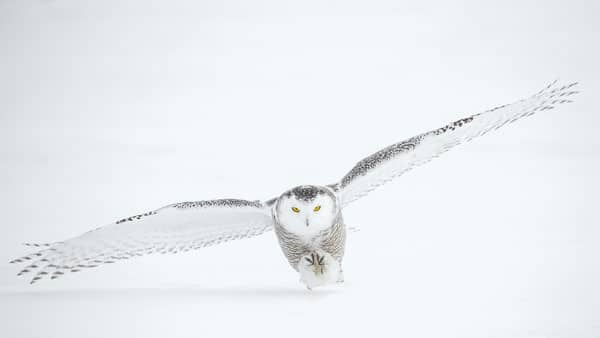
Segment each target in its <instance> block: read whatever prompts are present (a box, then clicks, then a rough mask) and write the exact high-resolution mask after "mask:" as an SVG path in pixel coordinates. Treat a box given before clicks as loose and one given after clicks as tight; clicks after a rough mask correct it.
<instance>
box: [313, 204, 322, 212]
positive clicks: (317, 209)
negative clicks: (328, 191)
mask: <svg viewBox="0 0 600 338" xmlns="http://www.w3.org/2000/svg"><path fill="white" fill-rule="evenodd" d="M313 210H314V212H317V211H319V210H321V206H320V205H317V206H316V207H315V208H314V209H313Z"/></svg>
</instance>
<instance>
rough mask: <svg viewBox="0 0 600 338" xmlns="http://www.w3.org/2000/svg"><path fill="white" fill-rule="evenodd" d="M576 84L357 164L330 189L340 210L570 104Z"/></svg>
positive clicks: (554, 86) (557, 87)
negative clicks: (495, 133) (465, 146)
mask: <svg viewBox="0 0 600 338" xmlns="http://www.w3.org/2000/svg"><path fill="white" fill-rule="evenodd" d="M576 84H577V83H571V84H567V85H559V84H557V82H556V81H554V82H553V83H551V84H550V85H548V86H547V87H546V88H544V89H542V90H541V91H540V92H538V93H536V94H535V95H533V96H531V97H529V98H526V99H523V100H520V101H517V102H515V103H513V104H509V105H504V106H500V107H497V108H494V109H491V110H488V111H486V112H483V113H480V114H475V115H473V116H470V117H467V118H464V119H460V120H458V121H455V122H452V123H450V124H448V125H446V126H444V127H441V128H439V129H435V130H432V131H429V132H426V133H424V134H420V135H417V136H415V137H412V138H410V139H408V140H405V141H402V142H400V143H396V144H393V145H391V146H389V147H387V148H384V149H382V150H380V151H378V152H376V153H374V154H372V155H371V156H369V157H367V158H365V159H363V160H362V161H360V162H358V163H357V164H356V165H355V166H354V168H352V170H350V172H348V173H347V174H346V176H344V177H343V178H342V180H341V181H340V182H339V183H336V184H333V185H331V187H332V188H333V189H334V190H335V191H336V193H337V194H338V197H339V199H340V201H341V204H342V207H344V206H346V205H348V204H349V203H350V202H352V201H355V200H357V199H359V198H360V197H362V196H364V195H366V194H367V193H369V192H370V191H371V190H373V189H375V188H377V187H378V186H380V185H382V184H384V183H386V182H388V181H390V180H391V179H393V178H395V177H397V176H400V175H402V174H404V173H405V172H407V171H409V170H410V169H412V168H414V167H416V166H419V165H421V164H424V163H427V162H429V161H431V160H432V159H434V158H436V157H438V156H439V155H441V154H443V153H444V152H446V151H448V150H450V149H451V148H452V147H454V146H456V145H458V144H460V143H463V142H467V141H470V140H471V139H473V138H475V137H477V136H482V135H484V134H486V133H488V132H489V131H492V130H495V129H498V128H500V127H502V126H504V125H505V124H508V123H511V122H514V121H516V120H518V119H520V118H522V117H526V116H530V115H533V114H534V113H536V112H541V111H544V110H549V109H553V108H554V107H555V106H556V105H559V104H562V103H567V102H571V101H570V100H568V99H567V98H568V97H569V96H571V95H573V94H575V93H577V92H576V91H574V86H575V85H576Z"/></svg>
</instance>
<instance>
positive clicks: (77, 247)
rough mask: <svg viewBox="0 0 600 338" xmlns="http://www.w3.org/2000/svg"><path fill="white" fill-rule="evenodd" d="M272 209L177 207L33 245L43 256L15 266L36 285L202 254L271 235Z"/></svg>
mask: <svg viewBox="0 0 600 338" xmlns="http://www.w3.org/2000/svg"><path fill="white" fill-rule="evenodd" d="M272 226H273V220H272V216H271V211H270V208H268V207H267V206H265V205H264V204H263V203H261V202H259V201H254V202H250V201H244V200H235V199H222V200H213V201H199V202H182V203H176V204H171V205H168V206H165V207H163V208H160V209H157V210H154V211H150V212H147V213H145V214H141V215H136V216H132V217H129V218H124V219H121V220H119V221H117V222H115V223H112V224H109V225H107V226H104V227H100V228H97V229H95V230H92V231H89V232H87V233H84V234H83V235H81V236H78V237H75V238H72V239H68V240H66V241H63V242H57V243H50V244H38V245H36V244H28V245H29V246H37V247H39V248H40V249H41V250H40V251H38V252H35V253H33V254H30V255H27V256H24V257H21V258H18V259H15V260H13V261H12V262H11V263H22V262H27V263H29V264H28V266H26V267H25V269H24V270H22V271H21V272H20V273H19V275H23V274H27V273H31V274H33V279H32V280H31V283H35V282H37V281H39V280H41V279H43V278H51V279H55V278H58V277H60V276H62V275H64V274H65V273H68V272H77V271H80V270H82V269H85V268H93V267H96V266H98V265H101V264H106V263H114V262H116V261H119V260H124V259H129V258H132V257H136V256H142V255H147V254H151V253H169V252H170V253H176V252H180V251H188V250H193V249H199V248H202V247H206V246H210V245H215V244H218V243H222V242H226V241H231V240H234V239H241V238H248V237H252V236H256V235H260V234H262V233H264V232H266V231H268V230H271V229H272Z"/></svg>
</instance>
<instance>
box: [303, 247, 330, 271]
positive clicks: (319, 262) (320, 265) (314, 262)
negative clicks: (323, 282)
mask: <svg viewBox="0 0 600 338" xmlns="http://www.w3.org/2000/svg"><path fill="white" fill-rule="evenodd" d="M304 260H305V261H306V265H307V266H310V267H312V270H313V271H314V273H315V275H317V274H323V273H324V271H325V256H323V255H319V254H318V253H316V252H315V253H311V254H310V256H304Z"/></svg>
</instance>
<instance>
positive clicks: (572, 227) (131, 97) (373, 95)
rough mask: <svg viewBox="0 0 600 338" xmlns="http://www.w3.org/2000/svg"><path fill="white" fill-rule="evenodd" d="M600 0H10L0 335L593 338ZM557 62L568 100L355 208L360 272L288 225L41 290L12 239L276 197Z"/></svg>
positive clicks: (342, 169)
mask: <svg viewBox="0 0 600 338" xmlns="http://www.w3.org/2000/svg"><path fill="white" fill-rule="evenodd" d="M599 16H600V4H599V3H598V2H596V1H563V0H561V1H496V2H490V1H485V2H484V1H453V2H450V1H330V2H325V1H280V0H268V1H267V0H264V1H260V0H258V1H242V0H238V1H232V0H222V1H141V0H140V1H81V0H80V1H77V0H56V1H26V0H23V1H18V0H2V1H0V41H1V43H2V44H1V46H0V51H1V52H0V158H1V160H0V161H1V165H0V205H1V212H2V218H1V225H0V336H1V337H6V338H13V337H44V338H50V337H62V338H64V337H77V338H81V337H145V338H150V337H226V336H230V337H246V336H248V337H311V336H316V337H319V336H335V337H346V336H371V337H379V336H394V337H461V338H464V337H600V288H599V285H600V249H599V245H600V222H599V216H598V208H599V206H600V205H599V201H600V193H599V191H600V181H599V179H598V175H599V173H600V137H599V134H598V126H599V123H600V117H599V113H600V112H599V109H598V108H599V107H600V105H599V103H598V100H597V99H596V98H597V97H598V93H599V90H600V83H599V79H600V67H599V66H598V63H599V60H600V23H599V21H598V17H599ZM555 78H560V79H562V80H563V81H580V82H581V85H580V89H581V90H582V93H581V94H579V95H578V96H577V97H576V98H575V99H576V102H575V103H573V104H570V105H565V106H561V107H560V109H555V110H551V111H547V112H545V113H544V114H540V115H536V116H534V117H532V118H529V119H526V120H523V121H520V122H519V123H516V124H512V125H510V126H508V127H506V128H504V129H502V130H500V131H498V132H496V133H493V134H490V135H488V136H486V137H485V138H482V139H478V140H476V141H474V142H472V143H470V144H467V145H465V146H461V147H459V148H457V149H455V150H453V151H452V152H450V153H448V154H446V155H444V156H443V157H442V158H440V159H438V160H436V161H434V162H431V163H430V164H428V165H427V166H424V167H421V168H418V169H417V170H414V171H412V172H410V173H408V174H407V175H405V176H403V177H402V178H400V179H397V180H395V181H394V182H392V183H390V184H388V185H386V186H384V187H383V188H381V189H379V190H377V191H375V192H373V193H372V194H370V195H369V196H368V197H366V198H364V199H361V200H359V201H357V202H355V203H354V204H352V205H351V206H350V207H348V208H347V209H346V210H345V218H346V221H347V223H348V224H349V225H352V226H357V227H360V228H361V231H360V232H358V233H353V234H351V235H350V238H349V240H348V248H347V255H346V259H345V274H346V283H345V285H344V286H342V287H330V288H326V289H319V290H316V291H314V292H308V291H306V290H305V289H304V288H303V287H302V285H301V284H300V283H299V282H298V276H297V275H296V273H295V272H294V271H293V270H292V269H290V268H289V266H288V265H287V262H286V261H285V259H284V258H283V256H282V254H281V253H280V251H279V248H278V245H277V243H276V240H275V238H274V235H273V233H268V234H266V235H263V236H262V237H258V238H254V239H249V240H246V241H239V242H231V243H227V244H223V245H221V246H218V247H212V248H207V249H204V250H200V251H195V252H190V253H186V254H179V255H174V256H148V257H144V258H141V259H137V260H132V261H128V262H125V263H121V264H114V265H109V266H105V267H101V268H98V269H93V270H90V271H86V272H85V273H80V274H74V275H69V276H65V277H63V278H61V279H59V280H55V281H52V282H46V283H40V284H39V285H34V286H30V285H29V284H28V279H19V278H17V277H16V276H15V273H16V272H17V271H18V270H19V267H17V266H13V265H9V264H8V263H7V262H8V261H9V260H10V259H12V258H15V257H17V256H19V255H21V254H24V253H26V252H27V250H26V248H24V247H22V246H21V245H20V243H22V242H49V241H50V242H51V241H58V240H62V239H64V238H68V237H72V236H76V235H78V234H80V233H82V232H85V231H87V230H89V229H91V228H94V227H97V226H99V225H103V224H107V223H110V222H113V221H115V220H116V219H119V218H121V217H124V216H130V215H133V214H138V213H140V212H144V211H148V210H152V209H155V208H158V207H160V206H163V205H165V204H168V203H172V202H177V201H185V200H200V199H212V198H223V197H238V198H245V199H267V198H271V197H274V196H276V195H277V194H279V193H281V192H283V191H284V190H285V189H287V188H290V187H292V186H294V185H298V184H327V183H333V182H335V181H336V180H338V179H340V178H341V177H342V175H343V174H345V173H346V172H347V171H348V170H349V169H350V168H351V167H352V166H353V165H354V163H355V162H356V161H358V160H360V159H362V158H363V157H364V156H366V155H368V154H370V153H372V152H374V151H377V150H378V149H380V148H381V147H383V146H386V145H389V144H391V143H394V142H397V141H400V140H403V139H405V138H407V137H410V136H413V135H415V134H417V133H420V132H423V131H427V130H430V129H433V128H436V127H439V126H442V125H443V124H444V123H446V122H450V121H453V120H455V119H457V118H461V117H464V116H466V115H469V114H472V113H477V112H480V111H483V110H485V109H488V108H492V107H494V106H497V105H501V104H504V103H510V102H512V101H515V100H517V99H520V98H522V97H525V96H528V95H530V94H532V93H534V92H536V91H537V90H539V89H541V88H542V87H543V86H545V85H546V84H547V83H548V82H550V81H552V80H553V79H555Z"/></svg>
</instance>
